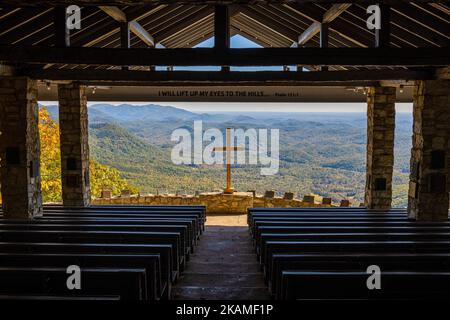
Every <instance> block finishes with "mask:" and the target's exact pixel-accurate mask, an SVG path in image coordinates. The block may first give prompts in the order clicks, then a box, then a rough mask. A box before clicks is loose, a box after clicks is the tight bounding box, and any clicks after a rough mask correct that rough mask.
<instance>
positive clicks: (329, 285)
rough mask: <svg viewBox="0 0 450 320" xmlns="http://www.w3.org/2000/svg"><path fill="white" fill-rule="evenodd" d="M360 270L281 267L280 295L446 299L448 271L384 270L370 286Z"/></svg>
mask: <svg viewBox="0 0 450 320" xmlns="http://www.w3.org/2000/svg"><path fill="white" fill-rule="evenodd" d="M367 278H368V274H367V273H366V272H361V271H352V270H349V271H337V272H336V271H323V272H319V271H313V272H310V271H283V273H282V284H281V290H282V296H281V298H282V299H285V300H294V299H383V300H384V299H421V300H423V299H430V300H436V299H449V298H450V272H440V271H435V272H431V271H429V272H409V271H398V272H390V271H384V272H383V273H382V282H381V290H369V289H368V288H367V286H366V281H367Z"/></svg>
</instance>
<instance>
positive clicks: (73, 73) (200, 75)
mask: <svg viewBox="0 0 450 320" xmlns="http://www.w3.org/2000/svg"><path fill="white" fill-rule="evenodd" d="M21 75H26V76H29V77H31V78H34V79H39V80H52V81H62V80H73V81H75V80H76V81H111V82H116V81H117V82H133V83H139V82H140V83H147V84H151V83H153V84H166V85H169V84H172V83H173V82H176V83H184V85H194V84H200V83H202V84H209V85H212V84H231V83H235V84H241V85H244V84H245V83H260V84H262V83H264V85H270V84H275V83H276V84H286V85H295V84H298V85H300V84H302V83H323V82H330V83H331V82H333V83H340V84H341V85H342V84H345V83H346V82H349V81H361V82H363V81H387V80H425V79H434V78H436V74H435V72H434V71H431V70H430V71H417V70H414V71H413V70H388V69H384V70H378V71H377V72H373V70H366V71H317V72H285V71H258V72H248V71H247V72H244V71H239V72H235V71H230V72H225V73H224V72H211V71H197V72H189V71H156V72H151V73H149V72H142V71H132V70H96V71H95V72H85V71H83V70H54V69H48V70H28V71H25V72H21Z"/></svg>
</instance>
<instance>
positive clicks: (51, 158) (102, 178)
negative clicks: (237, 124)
mask: <svg viewBox="0 0 450 320" xmlns="http://www.w3.org/2000/svg"><path fill="white" fill-rule="evenodd" d="M39 134H40V140H41V175H42V195H43V201H44V202H60V201H61V153H60V148H59V126H58V124H57V123H56V122H55V120H53V119H52V118H51V117H50V114H49V112H48V111H47V109H46V108H45V107H41V108H40V109H39ZM89 166H90V172H91V179H90V181H91V194H92V195H93V196H96V197H98V196H100V192H101V190H102V189H103V188H107V189H110V190H111V191H112V192H113V194H115V195H117V194H120V191H121V190H122V189H130V190H132V191H134V192H137V189H136V188H135V187H133V186H132V185H130V184H129V183H128V182H127V181H125V180H124V179H122V178H121V174H120V173H119V171H118V170H117V169H114V168H112V167H109V166H105V165H103V164H100V163H98V162H97V161H94V160H91V161H90V164H89Z"/></svg>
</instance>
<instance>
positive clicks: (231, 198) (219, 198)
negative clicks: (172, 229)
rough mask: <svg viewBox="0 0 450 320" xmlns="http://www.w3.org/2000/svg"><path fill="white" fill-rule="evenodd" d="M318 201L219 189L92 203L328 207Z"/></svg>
mask: <svg viewBox="0 0 450 320" xmlns="http://www.w3.org/2000/svg"><path fill="white" fill-rule="evenodd" d="M319 200H320V199H318V200H317V201H313V202H307V201H301V200H299V199H292V200H288V199H283V198H281V197H273V198H267V197H261V196H256V197H253V193H252V192H235V193H234V194H223V193H221V192H205V193H200V194H199V195H197V196H193V195H187V196H178V195H153V194H149V195H131V196H125V197H124V196H122V197H112V198H97V199H93V200H92V204H127V205H204V206H206V208H207V212H208V213H225V214H245V213H247V209H248V208H254V207H255V208H256V207H267V208H273V207H281V208H290V207H292V208H295V207H331V206H332V205H331V204H322V203H321V202H320V201H319Z"/></svg>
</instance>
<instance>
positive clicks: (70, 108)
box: [58, 83, 91, 206]
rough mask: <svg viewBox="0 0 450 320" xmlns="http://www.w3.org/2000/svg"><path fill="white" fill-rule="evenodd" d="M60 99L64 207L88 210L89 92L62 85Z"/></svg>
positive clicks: (60, 86)
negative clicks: (80, 207)
mask: <svg viewBox="0 0 450 320" xmlns="http://www.w3.org/2000/svg"><path fill="white" fill-rule="evenodd" d="M58 99H59V123H60V141H61V176H62V198H63V203H64V205H68V206H87V205H89V203H90V199H91V194H90V183H89V142H88V115H87V99H86V88H85V87H84V86H80V85H79V84H77V83H71V84H60V85H58Z"/></svg>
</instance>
